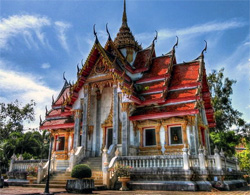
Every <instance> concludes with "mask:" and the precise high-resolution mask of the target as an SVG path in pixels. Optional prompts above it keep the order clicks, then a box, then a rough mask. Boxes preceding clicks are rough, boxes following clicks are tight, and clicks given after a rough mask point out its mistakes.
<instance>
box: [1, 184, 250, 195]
mask: <svg viewBox="0 0 250 195" xmlns="http://www.w3.org/2000/svg"><path fill="white" fill-rule="evenodd" d="M43 192H44V189H42V188H27V187H17V186H10V187H7V188H0V195H10V194H11V195H29V194H35V195H36V194H40V193H43ZM50 192H53V193H55V194H58V195H76V194H69V193H67V192H66V191H65V189H63V188H62V189H61V188H52V189H50ZM93 194H101V195H112V194H118V195H126V194H134V195H153V194H154V195H250V186H248V187H244V188H240V189H238V190H237V191H224V192H222V191H216V192H180V191H178V192H177V191H142V190H138V191H126V192H122V191H112V190H103V191H93ZM77 195H79V194H77Z"/></svg>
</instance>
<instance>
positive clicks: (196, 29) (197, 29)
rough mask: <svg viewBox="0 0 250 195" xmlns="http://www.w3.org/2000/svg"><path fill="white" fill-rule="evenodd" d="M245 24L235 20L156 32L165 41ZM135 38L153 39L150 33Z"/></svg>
mask: <svg viewBox="0 0 250 195" xmlns="http://www.w3.org/2000/svg"><path fill="white" fill-rule="evenodd" d="M245 25H246V24H245V23H244V22H241V21H237V20H229V21H225V22H215V21H214V22H208V23H205V24H200V25H195V26H191V27H188V28H182V29H160V30H159V31H158V37H159V39H166V38H170V37H175V36H184V35H185V36H186V35H198V34H203V33H209V32H215V31H225V30H229V29H233V28H239V27H243V26H245ZM136 37H137V38H138V39H140V40H145V39H153V35H152V33H151V34H149V33H141V34H137V35H136Z"/></svg>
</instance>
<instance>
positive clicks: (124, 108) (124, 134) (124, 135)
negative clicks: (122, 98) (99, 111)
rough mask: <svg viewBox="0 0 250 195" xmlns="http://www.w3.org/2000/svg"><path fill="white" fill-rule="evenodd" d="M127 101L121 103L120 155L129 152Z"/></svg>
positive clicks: (125, 154)
mask: <svg viewBox="0 0 250 195" xmlns="http://www.w3.org/2000/svg"><path fill="white" fill-rule="evenodd" d="M128 109H129V103H122V156H127V155H128V154H129V145H130V143H129V142H130V139H129V138H130V136H129V133H130V131H129V118H128Z"/></svg>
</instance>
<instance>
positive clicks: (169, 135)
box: [168, 124, 184, 146]
mask: <svg viewBox="0 0 250 195" xmlns="http://www.w3.org/2000/svg"><path fill="white" fill-rule="evenodd" d="M172 127H180V128H181V139H182V143H181V144H172V143H171V128H172ZM183 143H184V140H183V130H182V125H178V124H176V125H169V126H168V145H169V146H179V145H183Z"/></svg>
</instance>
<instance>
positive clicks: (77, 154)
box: [67, 146, 85, 171]
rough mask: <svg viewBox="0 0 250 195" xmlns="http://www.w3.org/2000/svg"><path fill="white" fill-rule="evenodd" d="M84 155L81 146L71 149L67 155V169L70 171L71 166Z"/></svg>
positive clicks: (77, 162) (78, 161)
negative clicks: (68, 155)
mask: <svg viewBox="0 0 250 195" xmlns="http://www.w3.org/2000/svg"><path fill="white" fill-rule="evenodd" d="M84 156H85V155H84V147H83V146H79V147H77V148H76V149H72V150H71V153H70V157H69V167H68V168H67V171H72V169H73V167H74V166H75V165H77V164H79V163H80V162H81V160H82V158H83V157H84Z"/></svg>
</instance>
